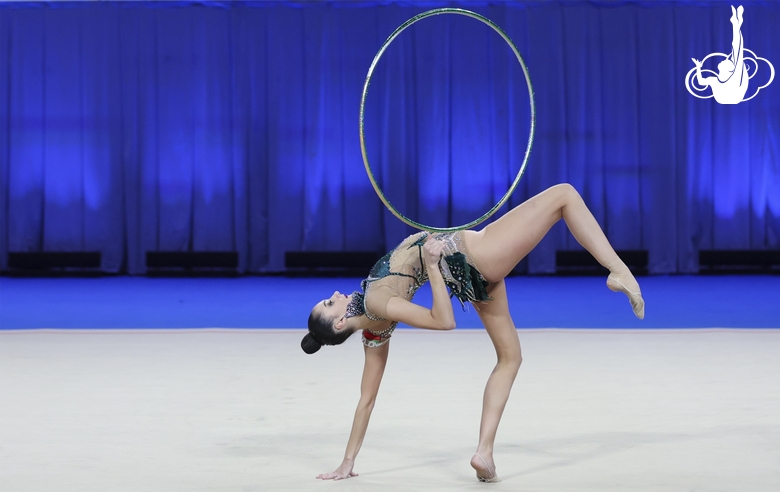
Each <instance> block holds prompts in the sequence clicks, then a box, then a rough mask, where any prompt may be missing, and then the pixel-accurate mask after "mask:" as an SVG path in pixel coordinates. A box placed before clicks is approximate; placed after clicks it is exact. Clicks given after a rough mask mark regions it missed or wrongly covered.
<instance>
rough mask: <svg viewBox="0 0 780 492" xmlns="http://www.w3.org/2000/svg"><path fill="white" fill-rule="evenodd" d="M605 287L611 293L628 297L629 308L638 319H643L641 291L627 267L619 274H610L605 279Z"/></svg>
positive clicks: (643, 303)
mask: <svg viewBox="0 0 780 492" xmlns="http://www.w3.org/2000/svg"><path fill="white" fill-rule="evenodd" d="M607 287H609V290H611V291H613V292H622V293H624V294H625V295H627V296H628V301H629V302H630V303H631V308H632V309H633V310H634V314H635V315H636V317H637V318H639V319H644V318H645V300H644V299H642V291H640V290H639V283H638V282H637V281H636V279H635V278H634V276H633V275H632V274H631V271H630V270H629V269H628V267H625V270H623V271H621V272H612V273H610V274H609V277H607Z"/></svg>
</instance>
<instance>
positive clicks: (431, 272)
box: [387, 239, 455, 330]
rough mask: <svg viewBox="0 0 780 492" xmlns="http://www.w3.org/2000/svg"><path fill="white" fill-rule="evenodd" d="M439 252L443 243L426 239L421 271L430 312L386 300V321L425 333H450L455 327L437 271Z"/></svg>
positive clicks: (399, 300)
mask: <svg viewBox="0 0 780 492" xmlns="http://www.w3.org/2000/svg"><path fill="white" fill-rule="evenodd" d="M443 250H444V244H443V243H442V242H441V241H438V240H435V239H429V240H428V241H426V242H425V245H424V246H423V256H424V261H425V268H426V270H427V271H428V281H429V282H430V284H431V292H432V293H433V306H432V307H431V309H428V308H424V307H422V306H420V305H417V304H414V303H411V302H409V301H407V300H406V299H404V298H402V297H391V298H390V299H389V300H388V301H387V318H388V319H392V320H394V321H400V322H401V323H406V324H407V325H409V326H416V327H417V328H425V329H428V330H452V329H454V328H455V314H454V313H453V312H452V302H451V301H450V296H449V294H448V293H447V285H446V284H445V283H444V278H443V277H442V276H441V271H439V260H440V259H441V253H442V251H443Z"/></svg>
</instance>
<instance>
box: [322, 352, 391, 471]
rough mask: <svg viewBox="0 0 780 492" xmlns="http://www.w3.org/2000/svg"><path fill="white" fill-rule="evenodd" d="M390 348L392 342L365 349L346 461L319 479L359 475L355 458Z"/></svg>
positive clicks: (366, 427) (363, 435)
mask: <svg viewBox="0 0 780 492" xmlns="http://www.w3.org/2000/svg"><path fill="white" fill-rule="evenodd" d="M389 346H390V342H387V343H385V344H384V345H382V346H381V347H376V348H369V347H363V349H364V350H365V353H366V362H365V365H364V366H363V380H362V381H361V383H360V400H359V401H358V405H357V409H356V410H355V417H354V418H353V419H352V431H351V432H350V433H349V441H348V442H347V450H346V451H345V452H344V460H343V461H342V462H341V465H340V466H339V467H338V468H337V469H336V470H335V471H333V472H330V473H323V474H320V475H318V476H317V478H321V479H322V480H341V479H343V478H349V477H356V476H357V473H354V472H353V471H352V468H353V467H354V466H355V458H356V457H357V454H358V451H360V446H361V445H362V444H363V438H364V437H365V436H366V429H368V420H369V419H370V418H371V411H372V410H373V409H374V402H375V401H376V395H377V393H379V385H380V383H381V382H382V375H383V374H384V373H385V365H386V364H387V352H388V347H389Z"/></svg>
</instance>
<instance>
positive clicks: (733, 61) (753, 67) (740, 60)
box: [685, 5, 775, 104]
mask: <svg viewBox="0 0 780 492" xmlns="http://www.w3.org/2000/svg"><path fill="white" fill-rule="evenodd" d="M744 11H745V9H744V8H743V7H742V5H740V6H739V7H738V8H737V9H734V6H733V5H732V6H731V19H730V20H731V28H732V40H731V53H730V54H728V55H726V54H725V53H711V54H709V55H707V56H706V57H704V59H703V60H702V61H699V60H697V59H696V58H691V59H692V60H693V63H694V65H696V66H695V67H693V68H692V69H691V70H690V71H689V72H688V74H687V75H686V76H685V88H686V89H688V92H690V93H691V94H692V95H694V96H696V97H698V98H699V99H708V98H710V97H714V98H715V100H716V101H717V102H719V103H720V104H739V103H741V102H743V101H749V100H751V99H753V98H754V97H756V94H758V91H760V90H761V89H763V88H764V87H766V86H768V85H769V84H771V83H772V80H773V79H774V78H775V67H773V66H772V64H771V63H769V60H767V59H766V58H761V57H760V56H757V55H756V54H755V53H753V52H752V51H750V50H749V49H747V48H745V46H744V40H743V39H742V31H741V29H742V21H743V19H742V13H743V12H744ZM710 58H712V59H713V63H714V62H715V61H717V60H721V59H722V60H721V61H720V63H718V72H717V73H715V71H713V70H709V69H706V68H702V67H703V66H704V64H705V63H706V62H707V60H709V59H710ZM761 62H763V64H765V65H766V67H767V68H768V74H769V77H766V76H765V75H762V77H760V79H756V81H754V82H753V83H752V84H751V83H750V80H751V79H753V77H755V76H756V74H758V73H759V72H761V73H762V74H763V73H764V69H762V70H759V66H761V65H763V64H762V63H761ZM702 74H707V75H712V76H710V77H705V76H704V75H702ZM767 78H768V80H766V79H767ZM761 79H763V80H766V83H765V84H763V85H759V83H760V82H761ZM749 85H752V86H753V88H754V90H752V91H751V93H750V94H749V95H748V86H749ZM708 87H709V88H710V89H712V94H709V95H700V94H697V92H698V93H706V92H707V88H708ZM746 95H747V97H745V96H746Z"/></svg>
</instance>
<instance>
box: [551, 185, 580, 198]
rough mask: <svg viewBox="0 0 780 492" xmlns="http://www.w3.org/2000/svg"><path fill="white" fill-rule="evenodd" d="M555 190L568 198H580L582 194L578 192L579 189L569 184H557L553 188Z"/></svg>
mask: <svg viewBox="0 0 780 492" xmlns="http://www.w3.org/2000/svg"><path fill="white" fill-rule="evenodd" d="M553 188H554V189H555V190H556V191H559V192H560V193H561V194H564V195H567V196H577V197H578V196H580V193H579V192H578V191H577V188H575V187H574V186H572V185H571V184H569V183H560V184H557V185H555V186H553Z"/></svg>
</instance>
